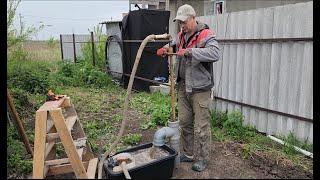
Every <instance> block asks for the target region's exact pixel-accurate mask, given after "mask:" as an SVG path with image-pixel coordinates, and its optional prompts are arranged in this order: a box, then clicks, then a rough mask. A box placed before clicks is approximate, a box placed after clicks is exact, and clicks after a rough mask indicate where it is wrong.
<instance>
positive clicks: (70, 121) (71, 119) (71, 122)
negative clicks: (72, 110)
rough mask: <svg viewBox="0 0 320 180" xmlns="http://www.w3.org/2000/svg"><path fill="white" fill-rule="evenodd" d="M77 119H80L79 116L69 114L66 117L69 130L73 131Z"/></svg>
mask: <svg viewBox="0 0 320 180" xmlns="http://www.w3.org/2000/svg"><path fill="white" fill-rule="evenodd" d="M77 119H78V117H77V116H69V117H67V118H66V124H67V128H68V131H71V130H72V129H73V125H74V123H75V122H76V120H77Z"/></svg>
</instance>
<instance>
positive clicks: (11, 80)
mask: <svg viewBox="0 0 320 180" xmlns="http://www.w3.org/2000/svg"><path fill="white" fill-rule="evenodd" d="M7 72H8V77H7V85H8V87H9V88H19V89H22V90H25V91H27V92H29V93H41V94H43V93H46V92H47V91H48V89H49V88H50V84H49V81H48V76H49V72H50V69H49V67H48V66H47V64H46V63H44V62H41V63H40V62H35V61H16V60H12V61H9V62H8V68H7Z"/></svg>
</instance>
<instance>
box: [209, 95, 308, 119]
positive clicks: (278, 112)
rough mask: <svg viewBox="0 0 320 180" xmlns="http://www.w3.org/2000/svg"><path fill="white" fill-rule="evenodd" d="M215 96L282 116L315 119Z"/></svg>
mask: <svg viewBox="0 0 320 180" xmlns="http://www.w3.org/2000/svg"><path fill="white" fill-rule="evenodd" d="M215 98H216V99H219V100H222V101H226V102H231V103H234V104H239V105H241V106H247V107H250V108H254V109H258V110H261V111H266V112H269V113H274V114H278V115H281V116H286V117H290V118H294V119H298V120H301V121H306V122H310V123H313V120H312V119H310V118H305V117H301V116H296V115H292V114H288V113H284V112H280V111H275V110H272V109H267V108H263V107H259V106H254V105H251V104H246V103H243V102H238V101H233V100H230V99H225V98H222V97H217V96H215Z"/></svg>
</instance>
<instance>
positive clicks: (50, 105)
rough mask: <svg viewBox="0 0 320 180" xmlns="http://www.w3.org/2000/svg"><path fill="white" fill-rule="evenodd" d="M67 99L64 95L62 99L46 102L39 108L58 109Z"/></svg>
mask: <svg viewBox="0 0 320 180" xmlns="http://www.w3.org/2000/svg"><path fill="white" fill-rule="evenodd" d="M65 99H66V97H62V98H61V99H59V100H57V101H48V102H45V103H44V104H43V105H42V106H41V107H40V108H39V110H51V109H56V108H59V107H60V106H61V104H62V103H63V102H64V100H65Z"/></svg>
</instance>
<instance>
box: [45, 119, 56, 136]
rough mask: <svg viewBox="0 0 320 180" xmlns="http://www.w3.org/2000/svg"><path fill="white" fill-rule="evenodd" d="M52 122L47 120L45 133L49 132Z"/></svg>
mask: <svg viewBox="0 0 320 180" xmlns="http://www.w3.org/2000/svg"><path fill="white" fill-rule="evenodd" d="M53 125H54V123H53V121H52V120H49V119H48V121H47V133H48V132H50V130H51V128H52V127H53Z"/></svg>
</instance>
